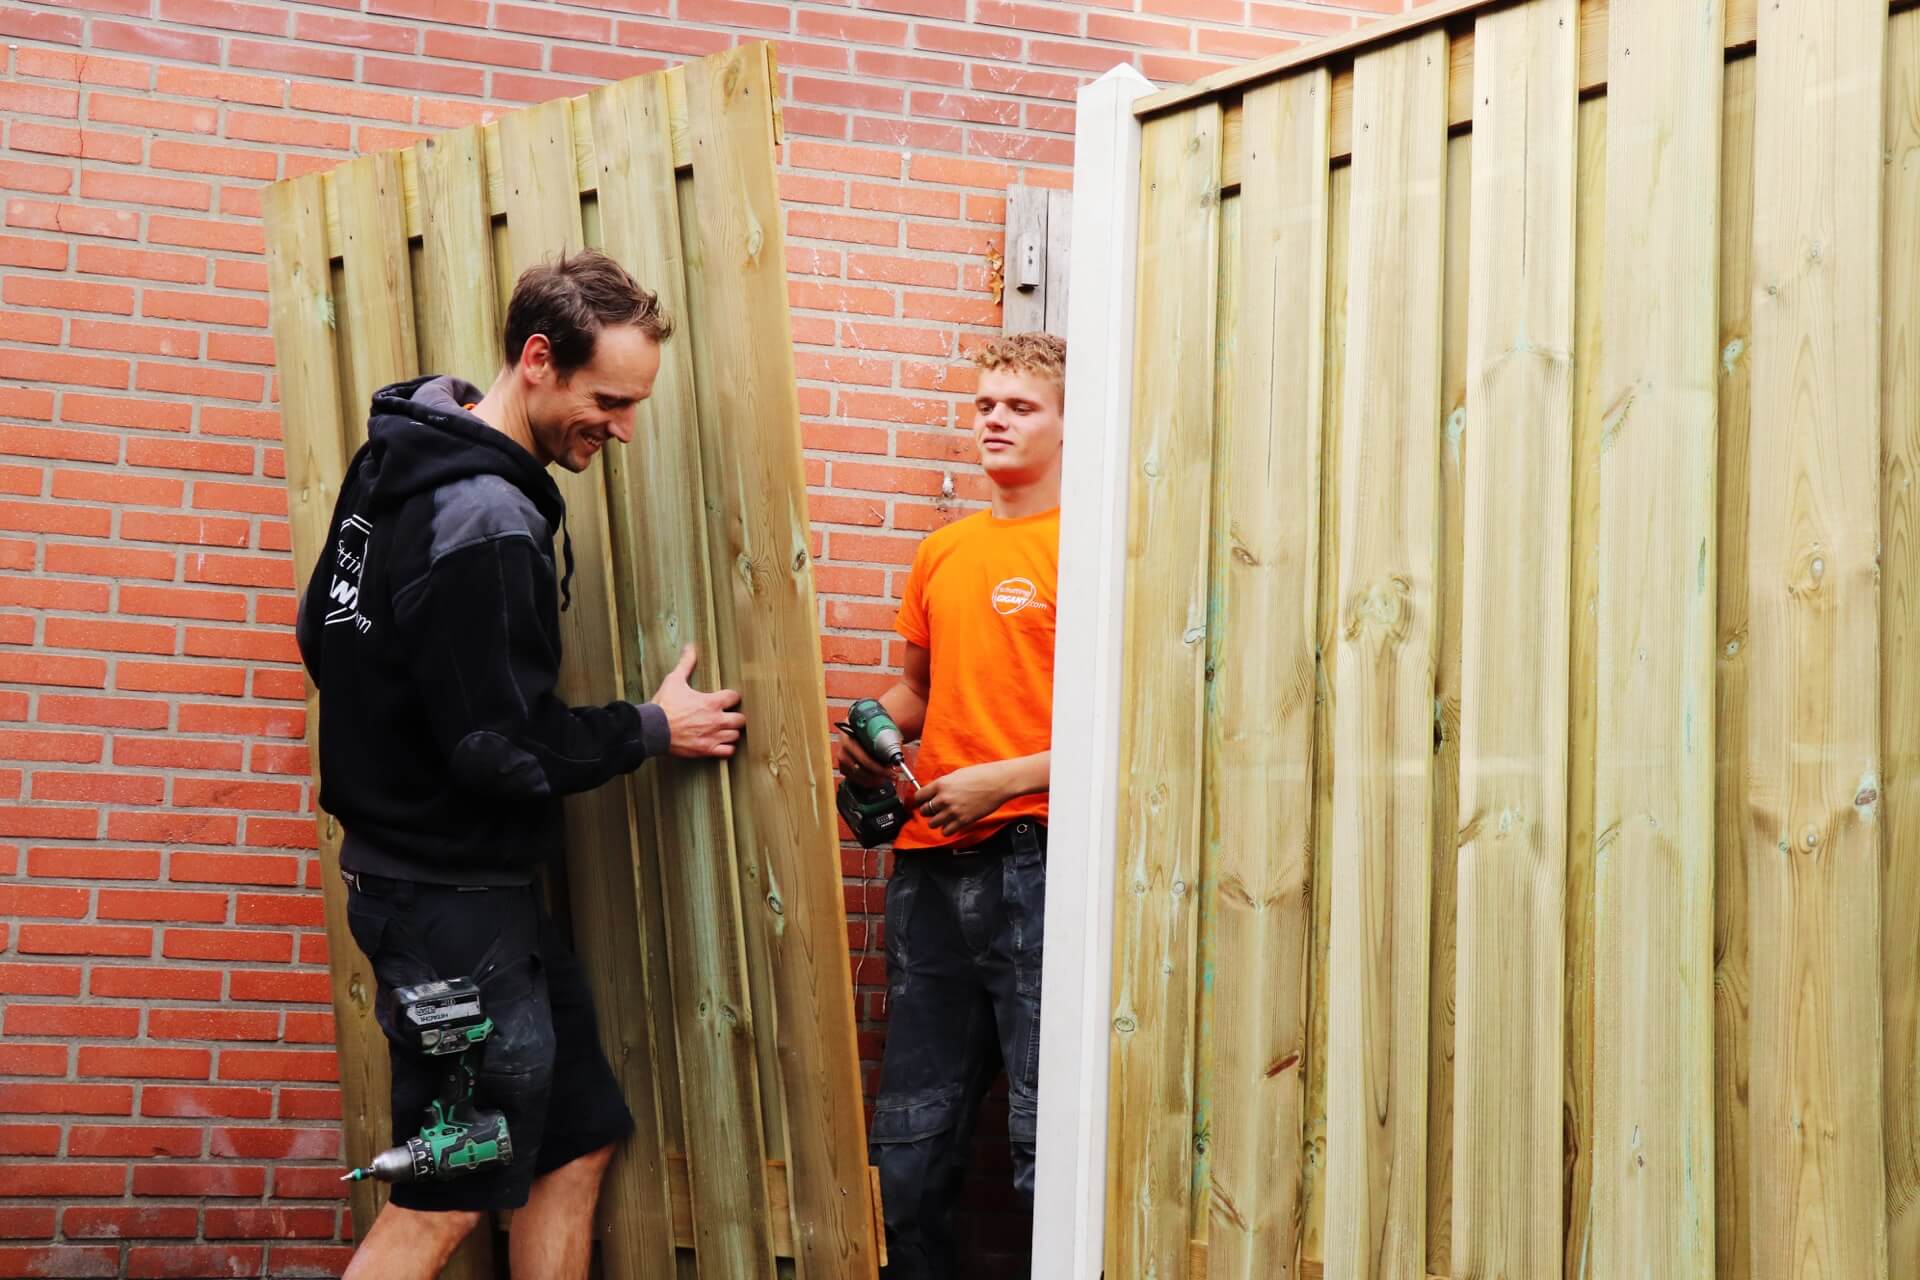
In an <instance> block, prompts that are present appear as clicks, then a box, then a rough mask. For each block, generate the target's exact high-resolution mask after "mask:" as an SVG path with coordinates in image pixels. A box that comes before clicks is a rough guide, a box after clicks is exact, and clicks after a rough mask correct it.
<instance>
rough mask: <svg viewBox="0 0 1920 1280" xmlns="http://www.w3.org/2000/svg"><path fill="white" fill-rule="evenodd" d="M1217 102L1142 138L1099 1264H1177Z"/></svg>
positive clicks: (1145, 1269)
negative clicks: (1126, 692)
mask: <svg viewBox="0 0 1920 1280" xmlns="http://www.w3.org/2000/svg"><path fill="white" fill-rule="evenodd" d="M1219 170H1220V111H1219V108H1218V107H1216V106H1212V105H1207V106H1202V107H1201V108H1199V109H1197V110H1195V111H1192V112H1186V113H1182V114H1180V115H1177V116H1172V117H1169V118H1167V119H1165V120H1157V121H1153V122H1152V123H1150V124H1149V125H1148V126H1147V128H1146V131H1145V135H1144V137H1143V139H1142V142H1141V172H1142V175H1143V178H1142V184H1141V209H1140V250H1141V256H1140V263H1139V268H1138V270H1139V276H1138V286H1137V287H1138V292H1139V297H1140V307H1139V325H1138V328H1137V330H1136V337H1135V351H1136V360H1135V369H1136V373H1135V378H1134V389H1133V417H1134V429H1133V457H1134V459H1135V460H1136V462H1135V466H1136V468H1137V472H1136V474H1135V477H1134V481H1133V488H1132V496H1131V499H1130V506H1129V516H1128V527H1127V570H1128V571H1127V581H1128V587H1127V602H1126V622H1125V628H1126V631H1125V636H1126V638H1125V648H1124V658H1123V662H1124V668H1123V675H1122V684H1123V687H1125V688H1128V689H1138V688H1161V689H1166V690H1168V691H1169V692H1170V693H1172V692H1173V691H1178V692H1177V694H1176V695H1175V696H1170V697H1167V698H1165V699H1145V698H1142V699H1136V700H1134V702H1133V704H1132V705H1130V706H1129V707H1128V708H1127V711H1126V714H1125V716H1124V717H1123V719H1122V722H1121V730H1120V788H1121V802H1120V812H1119V816H1118V826H1117V830H1116V836H1115V838H1116V841H1117V849H1116V851H1115V852H1116V857H1117V864H1118V871H1117V873H1116V876H1115V899H1116V902H1115V908H1114V958H1113V996H1112V1000H1113V1005H1112V1007H1113V1028H1114V1030H1113V1041H1112V1056H1111V1058H1110V1060H1109V1061H1110V1072H1109V1085H1108V1089H1109V1095H1108V1096H1109V1104H1108V1105H1109V1109H1108V1126H1107V1128H1108V1149H1107V1205H1108V1210H1107V1215H1108V1216H1107V1242H1106V1267H1107V1273H1108V1274H1110V1275H1140V1276H1145V1275H1157V1276H1161V1277H1166V1278H1168V1280H1174V1278H1176V1277H1179V1276H1182V1275H1184V1274H1185V1271H1186V1258H1187V1241H1188V1228H1189V1212H1190V1201H1191V1195H1190V1191H1191V1188H1190V1179H1191V1177H1192V1162H1193V1142H1194V1134H1193V1132H1192V1117H1193V1037H1194V992H1195V989H1196V982H1197V980H1198V976H1199V975H1198V974H1197V973H1196V972H1195V946H1196V932H1197V931H1196V924H1195V914H1196V899H1197V898H1198V897H1199V893H1198V888H1199V874H1200V863H1199V844H1200V839H1201V767H1200V765H1201V759H1200V758H1201V751H1202V746H1203V725H1202V715H1203V690H1204V683H1205V678H1206V656H1207V644H1206V640H1207V626H1208V617H1207V609H1208V601H1207V538H1208V525H1209V500H1210V491H1211V487H1212V486H1211V473H1212V455H1213V429H1214V412H1215V409H1214V376H1215V363H1214V352H1215V341H1216V333H1215V327H1216V321H1217V318H1218V317H1217V313H1216V309H1215V297H1216V293H1217V290H1218V282H1219V264H1218V256H1219V237H1220V230H1219V221H1220V219H1219V208H1218V202H1219V190H1220V180H1219Z"/></svg>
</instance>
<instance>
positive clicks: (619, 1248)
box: [495, 95, 686, 1280]
mask: <svg viewBox="0 0 1920 1280" xmlns="http://www.w3.org/2000/svg"><path fill="white" fill-rule="evenodd" d="M596 101H597V95H596V100H595V101H588V100H582V99H575V100H573V103H572V107H573V110H572V113H571V125H572V130H573V135H574V138H573V140H574V155H575V157H576V160H579V159H580V157H582V156H585V157H587V158H588V159H589V160H591V164H589V165H587V166H586V168H585V171H584V172H583V173H582V174H581V175H580V181H581V183H582V185H584V184H585V183H586V182H587V181H589V180H592V181H595V182H597V183H599V186H597V187H596V191H605V194H604V195H600V196H598V197H597V198H596V199H595V201H594V203H593V205H592V206H591V207H590V208H589V207H587V206H584V205H583V206H582V209H581V214H582V232H583V237H584V239H585V240H586V242H587V243H588V244H592V245H595V247H600V248H604V247H605V246H604V244H601V243H599V240H600V239H603V238H604V225H605V223H607V222H609V221H617V220H618V219H620V218H621V217H623V216H625V217H631V216H633V214H632V211H631V210H630V209H629V208H627V207H626V205H624V204H623V203H621V202H622V201H624V200H626V199H628V198H629V197H630V195H631V193H629V192H625V191H609V190H606V184H605V182H604V180H602V177H601V174H602V172H603V169H604V167H605V166H606V164H607V163H608V162H609V159H611V161H612V163H614V164H616V165H618V164H622V163H626V162H628V160H629V157H630V155H631V145H630V143H629V140H628V135H627V134H626V133H625V132H623V131H620V130H617V129H607V130H604V131H602V132H596V130H595V127H594V123H595V113H594V109H593V108H594V107H595V105H596ZM583 106H584V107H585V108H586V109H585V110H582V107H583ZM663 127H664V126H663ZM495 133H496V135H497V133H498V126H495ZM601 137H604V138H605V139H606V145H605V146H601V145H600V138H601ZM616 204H618V205H619V206H620V207H619V208H614V207H613V206H615V205H616ZM589 213H591V214H592V215H593V216H592V218H591V220H588V218H587V215H588V214H589ZM655 391H656V394H657V393H658V391H659V385H658V383H657V382H656V385H655ZM635 437H636V444H635V446H632V447H637V448H641V449H645V448H646V441H645V437H644V436H642V435H641V433H640V429H639V427H638V426H636V428H635ZM600 462H601V466H602V467H603V468H604V482H605V487H606V490H607V498H606V501H607V530H606V538H607V551H608V557H609V558H608V567H609V568H610V570H611V572H612V584H613V587H612V589H613V600H612V622H613V627H614V636H615V643H614V649H613V653H612V655H611V660H612V661H613V662H614V663H615V664H616V673H615V679H614V681H613V683H612V685H611V686H603V687H611V688H612V689H613V690H614V691H615V692H616V693H617V695H618V696H621V697H625V698H627V699H629V700H630V701H636V702H637V701H641V700H643V699H645V698H647V697H649V696H650V695H651V693H652V691H653V689H654V688H655V687H656V686H655V685H652V684H648V683H646V682H645V681H644V680H642V679H641V678H640V672H639V654H638V653H637V652H636V651H637V649H638V647H639V646H638V645H637V644H636V643H635V642H634V640H633V637H634V636H635V634H636V629H635V628H634V627H633V626H631V625H630V623H631V621H632V619H633V616H634V613H635V609H636V601H635V598H634V586H633V575H632V565H633V554H632V548H633V545H634V542H635V538H636V534H635V531H634V528H633V521H632V519H631V512H630V511H629V510H628V509H627V508H626V507H625V505H624V504H623V503H621V502H619V501H618V500H617V497H616V496H615V495H618V494H619V493H621V492H622V489H621V486H620V483H619V477H620V476H621V475H622V474H623V470H624V468H626V467H630V466H631V465H633V458H632V455H631V454H630V453H629V451H628V447H614V446H609V447H608V448H606V449H604V450H603V451H602V452H601V455H600ZM656 778H657V767H656V766H655V765H649V766H647V767H646V768H643V769H639V770H636V771H635V772H633V773H631V774H629V775H628V776H627V777H626V779H625V780H624V787H622V786H621V784H619V783H610V784H609V785H608V787H607V790H608V791H613V792H617V791H620V790H624V791H625V793H626V802H627V820H628V822H629V826H630V830H631V833H632V834H631V837H630V843H629V845H628V847H627V852H628V854H629V857H630V859H631V861H630V863H629V865H628V866H627V867H626V868H625V870H624V874H623V871H622V868H621V867H620V865H619V861H618V858H617V857H615V858H612V859H609V861H608V862H607V863H606V864H605V865H600V866H594V867H589V868H584V869H582V870H580V871H576V872H574V873H572V874H570V876H569V878H568V880H569V883H568V887H569V889H570V890H571V892H572V903H571V907H572V911H573V918H574V928H575V932H576V934H577V935H580V937H581V942H580V947H581V950H582V953H583V954H591V955H592V956H593V958H594V963H596V964H598V965H602V966H604V967H605V968H606V969H607V970H608V972H605V973H602V974H598V975H596V976H597V978H598V980H599V982H600V984H601V985H600V986H599V987H597V988H596V989H595V998H596V1000H597V1001H603V1002H604V1003H602V1004H600V1005H599V1006H598V1007H600V1008H601V1009H603V1010H606V1009H612V1010H618V1013H617V1015H616V1016H608V1015H607V1014H605V1013H603V1015H602V1017H601V1026H600V1041H601V1047H602V1049H603V1050H604V1051H605V1052H606V1055H607V1059H608V1062H609V1063H610V1064H611V1065H612V1067H613V1071H614V1075H615V1077H616V1078H617V1079H618V1080H619V1081H620V1086H621V1092H622V1094H623V1095H624V1096H625V1097H626V1099H627V1103H628V1106H629V1107H630V1109H631V1110H632V1112H633V1116H634V1134H633V1136H632V1137H631V1138H629V1139H628V1140H627V1141H626V1142H625V1143H623V1144H621V1146H620V1148H619V1150H618V1151H617V1152H616V1153H615V1155H614V1160H613V1163H612V1164H611V1165H610V1166H609V1167H608V1170H607V1174H606V1177H605V1179H604V1180H603V1183H602V1190H601V1196H600V1204H599V1208H598V1212H597V1214H596V1230H597V1231H598V1232H599V1234H600V1236H601V1238H602V1241H603V1247H602V1250H601V1270H602V1272H604V1273H605V1275H606V1276H607V1277H608V1278H609V1280H650V1278H651V1277H653V1276H658V1275H664V1274H667V1273H669V1272H670V1271H672V1270H673V1269H674V1268H675V1267H676V1265H677V1258H676V1252H675V1248H674V1245H675V1243H676V1241H677V1236H675V1235H674V1234H673V1224H674V1221H675V1215H674V1198H673V1186H674V1181H675V1174H674V1170H673V1167H672V1161H673V1157H674V1154H675V1153H681V1154H682V1155H683V1157H684V1152H685V1149H686V1143H685V1141H684V1132H683V1130H682V1129H681V1128H680V1127H679V1125H678V1123H677V1120H678V1114H679V1113H678V1110H677V1107H676V1105H675V1104H676V1103H677V1101H678V1099H677V1093H676V1090H675V1089H674V1087H673V1082H674V1081H675V1079H677V1066H678V1056H677V1052H676V1048H677V1046H676V1044H675V1041H674V1036H673V1028H672V1006H673V1001H674V988H673V985H672V975H671V973H670V972H669V969H668V965H667V954H666V950H667V949H666V940H665V934H666V914H667V912H666V908H665V905H664V903H663V897H664V895H663V893H662V891H661V888H660V877H659V872H658V863H659V858H658V850H657V845H656V841H655V840H654V838H653V822H654V817H655V812H656V810H655V800H656V797H655V794H654V787H655V782H656ZM602 803H605V804H607V805H608V806H609V808H610V810H611V811H612V812H616V813H617V812H618V801H617V799H615V798H613V797H608V798H607V799H605V800H603V801H602ZM642 1011H643V1012H642Z"/></svg>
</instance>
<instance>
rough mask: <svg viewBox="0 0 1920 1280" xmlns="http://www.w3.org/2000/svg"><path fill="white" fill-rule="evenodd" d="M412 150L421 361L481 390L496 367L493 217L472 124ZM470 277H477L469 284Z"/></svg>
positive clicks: (497, 339)
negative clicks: (417, 197) (417, 201)
mask: <svg viewBox="0 0 1920 1280" xmlns="http://www.w3.org/2000/svg"><path fill="white" fill-rule="evenodd" d="M401 154H402V155H403V156H407V157H411V158H412V159H413V160H414V163H413V164H412V165H411V166H409V167H411V168H412V169H413V170H414V171H415V173H416V174H417V178H416V180H417V182H418V183H419V185H420V192H421V209H422V221H421V235H420V270H419V271H418V272H416V273H415V275H414V278H413V283H414V297H415V304H414V312H415V327H416V330H417V332H418V333H419V335H420V367H421V368H422V369H423V370H426V371H429V372H432V373H450V374H453V375H454V376H456V377H460V378H465V379H466V380H467V381H469V382H471V383H473V384H474V385H475V386H478V387H480V388H482V389H483V390H484V389H485V388H486V387H487V385H488V384H489V383H491V382H492V381H493V376H494V374H495V373H496V372H497V371H498V370H499V368H500V365H501V362H502V359H503V354H504V353H503V352H502V351H501V348H500V329H501V325H500V310H499V305H498V300H497V297H496V295H495V292H494V290H493V289H491V288H489V287H487V284H488V283H490V282H491V281H493V279H494V278H495V270H494V264H493V234H492V218H491V216H490V215H489V214H488V213H487V207H486V191H487V174H486V169H485V168H484V164H485V156H484V152H483V148H482V147H481V145H480V132H479V130H478V129H461V130H458V131H456V132H454V133H445V134H441V135H439V136H438V137H434V138H429V139H427V140H426V141H425V142H423V143H421V144H420V146H419V147H417V148H414V149H410V150H408V151H405V152H402V153H401ZM476 281H481V282H484V283H482V285H481V287H479V288H475V287H474V284H475V282H476Z"/></svg>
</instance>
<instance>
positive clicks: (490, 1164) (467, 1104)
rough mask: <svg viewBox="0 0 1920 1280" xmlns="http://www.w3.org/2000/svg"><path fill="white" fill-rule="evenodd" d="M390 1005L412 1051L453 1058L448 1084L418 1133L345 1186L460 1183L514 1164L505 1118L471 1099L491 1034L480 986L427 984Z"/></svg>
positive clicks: (398, 994)
mask: <svg viewBox="0 0 1920 1280" xmlns="http://www.w3.org/2000/svg"><path fill="white" fill-rule="evenodd" d="M393 1005H394V1019H393V1022H394V1026H395V1027H396V1028H397V1029H398V1030H399V1032H400V1033H401V1034H402V1035H403V1036H405V1037H406V1038H407V1039H408V1041H409V1044H410V1047H412V1048H413V1049H415V1050H417V1051H418V1052H420V1053H422V1054H424V1055H426V1056H427V1057H430V1058H450V1059H451V1061H450V1062H448V1063H447V1075H446V1081H445V1083H444V1084H443V1085H442V1086H441V1089H440V1096H439V1097H438V1098H435V1099H434V1100H433V1101H432V1102H429V1103H428V1104H427V1106H426V1110H425V1111H424V1113H423V1121H422V1123H421V1126H420V1132H419V1133H418V1134H416V1135H414V1136H413V1137H411V1138H408V1139H407V1140H406V1141H405V1142H404V1143H402V1144H401V1145H400V1146H397V1147H389V1148H387V1149H386V1150H385V1151H382V1152H381V1153H380V1154H379V1155H377V1156H375V1157H374V1158H373V1160H372V1161H371V1162H370V1163H369V1164H367V1165H366V1167H364V1168H360V1169H355V1170H354V1171H353V1172H351V1173H349V1174H346V1175H345V1176H344V1177H342V1178H341V1179H340V1181H342V1182H360V1181H362V1180H363V1179H366V1178H378V1179H380V1180H381V1181H382V1182H415V1181H419V1180H422V1179H430V1178H431V1179H440V1178H457V1177H460V1176H461V1175H463V1174H468V1173H478V1172H479V1171H480V1170H482V1169H491V1168H494V1167H495V1166H497V1165H504V1164H506V1163H508V1162H509V1161H511V1160H512V1159H513V1139H512V1137H511V1136H510V1135H509V1134H508V1133H507V1118H506V1117H505V1116H503V1115H501V1114H500V1113H499V1112H498V1111H488V1110H483V1109H481V1108H480V1107H478V1106H476V1105H474V1100H473V1095H474V1086H475V1083H476V1081H477V1080H478V1079H479V1074H480V1071H479V1061H478V1060H479V1057H480V1051H481V1046H483V1045H485V1044H486V1042H487V1037H488V1036H490V1035H492V1034H493V1019H492V1018H489V1017H487V1016H486V1012H485V1011H484V1010H483V1009H482V1008H481V1007H480V988H479V987H478V986H477V985H476V984H475V983H474V982H473V980H472V979H470V978H454V979H452V980H451V981H448V982H423V983H420V984H418V985H417V986H411V987H401V988H400V989H399V990H397V991H395V992H394V993H393Z"/></svg>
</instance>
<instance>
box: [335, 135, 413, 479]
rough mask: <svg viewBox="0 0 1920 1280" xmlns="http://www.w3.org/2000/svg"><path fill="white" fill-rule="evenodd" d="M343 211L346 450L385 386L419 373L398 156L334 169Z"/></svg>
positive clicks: (387, 154)
mask: <svg viewBox="0 0 1920 1280" xmlns="http://www.w3.org/2000/svg"><path fill="white" fill-rule="evenodd" d="M335 182H336V185H337V187H338V189H339V192H340V201H341V206H342V208H343V209H345V210H346V211H347V217H346V225H345V230H344V232H343V234H342V238H341V240H340V241H339V242H338V244H339V248H340V258H341V265H342V268H343V270H344V284H345V288H344V295H343V297H342V298H341V299H340V302H341V312H342V315H341V316H340V319H339V325H338V329H337V333H338V340H339V342H340V343H341V345H342V349H343V352H344V356H345V358H344V359H343V360H342V361H341V364H342V365H343V367H344V368H345V370H346V375H345V376H346V385H345V393H346V404H347V413H346V417H345V421H346V423H347V424H348V437H347V438H348V441H349V449H348V454H349V456H351V454H352V449H353V448H356V447H358V444H359V441H361V440H364V439H365V438H366V434H367V427H366V409H367V406H368V405H370V404H371V403H372V401H373V393H374V392H376V391H378V390H380V389H381V388H382V387H385V386H387V385H389V384H390V383H395V382H399V381H402V380H403V379H406V378H411V377H414V376H416V375H417V374H418V373H419V372H420V352H419V346H418V343H417V342H416V341H415V337H414V323H413V302H412V298H413V278H412V272H411V271H410V270H409V263H408V253H407V234H406V224H405V222H404V220H403V219H402V216H401V206H400V161H399V159H398V157H397V156H396V155H395V154H394V153H393V152H391V151H383V152H380V153H379V154H377V155H371V156H366V157H364V158H363V159H360V160H355V161H354V162H353V163H351V164H347V165H343V166H341V168H340V169H339V171H338V172H337V174H336V176H335Z"/></svg>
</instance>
